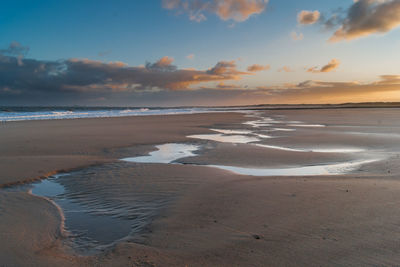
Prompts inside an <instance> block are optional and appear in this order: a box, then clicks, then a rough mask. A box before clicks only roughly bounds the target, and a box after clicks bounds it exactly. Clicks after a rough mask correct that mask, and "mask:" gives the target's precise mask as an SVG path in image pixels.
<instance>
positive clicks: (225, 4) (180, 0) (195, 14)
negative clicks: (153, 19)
mask: <svg viewBox="0 0 400 267" xmlns="http://www.w3.org/2000/svg"><path fill="white" fill-rule="evenodd" d="M267 4H268V0H163V1H162V6H163V7H164V8H166V9H170V10H178V12H179V13H187V14H188V16H189V19H190V20H192V21H196V22H201V21H204V20H206V19H207V17H206V14H207V13H211V14H215V15H217V16H218V17H219V18H220V19H222V20H224V21H227V20H233V21H236V22H242V21H245V20H247V19H248V18H249V17H251V16H252V15H255V14H260V13H262V12H263V11H264V10H265V8H266V6H267Z"/></svg>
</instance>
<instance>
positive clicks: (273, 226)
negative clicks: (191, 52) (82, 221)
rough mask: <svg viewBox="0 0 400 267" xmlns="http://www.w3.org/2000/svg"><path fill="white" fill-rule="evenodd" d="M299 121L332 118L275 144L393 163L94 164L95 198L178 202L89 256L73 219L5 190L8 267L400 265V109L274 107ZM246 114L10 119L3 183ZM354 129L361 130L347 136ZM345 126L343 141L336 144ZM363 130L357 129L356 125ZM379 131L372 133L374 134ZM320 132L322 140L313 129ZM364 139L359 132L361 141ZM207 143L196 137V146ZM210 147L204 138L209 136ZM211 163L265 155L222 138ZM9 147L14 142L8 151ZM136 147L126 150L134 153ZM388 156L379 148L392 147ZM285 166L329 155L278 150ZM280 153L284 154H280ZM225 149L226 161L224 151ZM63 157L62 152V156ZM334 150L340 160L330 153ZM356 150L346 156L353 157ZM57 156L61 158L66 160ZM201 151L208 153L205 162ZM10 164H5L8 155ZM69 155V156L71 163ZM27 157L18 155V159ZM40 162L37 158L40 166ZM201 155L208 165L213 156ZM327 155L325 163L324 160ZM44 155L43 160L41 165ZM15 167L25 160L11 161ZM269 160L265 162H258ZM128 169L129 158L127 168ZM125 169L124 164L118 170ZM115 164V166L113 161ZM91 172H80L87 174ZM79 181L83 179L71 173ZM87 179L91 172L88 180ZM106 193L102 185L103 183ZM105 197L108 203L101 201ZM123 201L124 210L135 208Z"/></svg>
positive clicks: (2, 247)
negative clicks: (65, 234)
mask: <svg viewBox="0 0 400 267" xmlns="http://www.w3.org/2000/svg"><path fill="white" fill-rule="evenodd" d="M266 113H267V114H270V115H285V116H287V119H288V120H289V119H290V120H302V121H305V122H308V123H324V124H329V125H330V126H329V127H331V128H330V129H322V128H321V129H303V130H301V129H298V131H297V132H296V134H294V135H292V138H295V139H296V142H293V141H291V140H292V139H291V138H290V137H289V136H288V137H287V138H284V137H283V138H282V139H285V140H286V141H281V140H282V139H281V138H277V139H276V140H274V142H275V144H279V142H282V144H292V145H294V144H298V143H301V144H303V145H310V144H311V145H312V144H315V143H330V144H333V145H334V144H342V143H343V142H348V143H349V144H353V142H352V141H349V140H358V143H355V144H353V145H354V146H360V147H363V148H366V149H368V146H369V145H371V146H372V147H373V148H374V150H379V151H381V152H382V151H386V150H387V151H390V153H391V154H388V155H389V156H388V158H387V159H386V160H385V161H380V162H377V163H374V164H371V165H367V166H363V167H362V168H361V170H360V171H359V172H357V173H355V174H348V175H340V176H330V177H298V178H291V177H251V176H241V175H235V174H232V173H230V172H227V171H222V170H217V169H213V168H207V167H203V166H192V165H166V164H134V163H132V164H128V163H126V164H122V163H121V164H122V165H123V166H124V167H123V168H116V167H115V165H113V164H115V163H107V164H106V165H100V166H98V167H92V169H91V172H94V173H95V174H96V175H95V176H93V177H92V178H88V179H85V180H84V181H83V180H82V183H79V182H76V183H75V182H72V181H73V180H70V182H69V183H68V181H67V182H66V188H68V189H69V190H70V191H74V190H75V191H76V190H85V188H89V189H90V190H87V192H88V193H87V194H86V195H84V197H82V199H83V201H84V200H85V199H86V200H88V202H93V200H96V201H98V200H99V201H100V200H101V201H100V202H96V203H97V204H98V205H101V203H102V202H103V203H104V205H108V206H110V205H111V206H112V205H117V202H118V205H120V206H121V203H123V204H124V205H128V206H129V205H130V204H131V203H132V201H133V197H134V195H135V194H140V193H143V194H149V195H152V196H160V195H162V196H165V197H168V199H169V200H170V201H169V204H168V205H167V206H165V207H164V208H163V209H162V210H160V212H161V213H160V216H158V217H157V218H156V219H155V220H154V221H153V223H152V224H151V225H150V226H149V231H148V232H147V233H146V235H144V236H143V237H142V239H141V240H140V242H139V243H133V242H121V243H119V244H117V245H116V246H114V247H113V248H112V249H110V250H108V251H106V252H104V253H101V254H98V255H95V256H86V257H84V256H78V255H75V254H74V253H73V252H72V251H71V249H69V248H68V247H67V246H66V245H65V244H64V243H63V242H61V240H62V233H61V230H60V229H61V228H60V224H61V223H62V219H61V217H60V214H59V213H58V211H57V209H56V208H55V206H53V205H52V204H51V203H50V202H49V201H47V200H45V199H42V198H37V197H34V196H31V195H29V194H28V193H13V192H6V191H4V190H3V191H0V235H1V239H0V240H1V241H0V265H6V266H56V265H57V266H186V265H187V266H295V265H297V266H394V265H396V264H398V263H399V262H400V256H399V255H400V243H399V241H398V240H399V238H400V231H399V230H398V226H399V222H400V209H398V206H399V205H400V182H399V179H398V178H399V173H400V170H399V169H398V168H399V167H397V166H400V164H399V161H400V160H399V158H398V157H397V151H399V147H400V142H399V140H400V137H397V135H399V136H400V121H399V120H398V119H396V118H400V110H398V109H371V110H369V109H363V110H358V109H351V110H350V109H349V110H339V111H338V110H317V111H312V110H311V111H309V110H304V111H299V110H296V111H268V112H266ZM248 119H249V118H244V117H243V116H242V115H240V114H199V115H179V116H167V117H162V116H157V117H156V116H154V117H134V118H112V119H79V120H63V121H41V122H16V123H7V124H6V125H2V126H1V128H0V147H1V148H2V150H1V154H0V157H1V158H2V160H1V161H0V164H1V166H0V167H1V169H2V172H1V177H0V181H1V183H2V184H7V183H16V182H19V181H26V180H29V179H31V178H36V177H38V176H41V175H43V174H44V173H48V172H53V171H57V170H58V169H70V168H76V167H80V166H84V165H90V164H94V163H96V162H112V161H114V160H115V159H117V158H119V157H121V156H122V155H130V156H132V155H138V154H145V153H146V152H148V151H150V150H152V149H154V148H153V145H154V144H162V143H167V142H183V141H186V142H194V140H192V139H186V138H185V136H186V135H189V134H199V133H210V131H209V130H207V128H216V127H222V128H224V127H225V128H227V129H228V128H229V127H230V126H236V127H240V125H239V124H238V123H240V122H242V121H244V120H248ZM342 125H347V126H350V127H353V128H357V129H356V130H354V132H361V133H362V134H357V135H345V134H340V132H341V131H343V129H342V128H341V127H342ZM332 131H337V132H338V133H339V134H338V135H337V136H339V137H340V138H336V139H335V136H336V135H335V134H332ZM351 131H353V129H352V130H351ZM371 132H372V133H376V134H375V135H374V134H372V135H371V134H367V133H371ZM310 134H311V135H313V139H308V136H310ZM354 136H356V137H354ZM195 142H196V141H195ZM199 142H200V141H199ZM214 146H215V147H216V149H215V150H214V151H212V150H210V151H209V153H210V154H209V158H208V160H210V161H211V160H215V159H219V160H220V161H221V162H224V163H225V162H227V161H228V160H229V157H226V153H228V154H229V153H230V154H231V155H232V160H233V162H236V163H238V164H239V163H241V162H242V163H244V164H247V165H252V164H251V163H252V162H253V161H251V158H260V157H262V153H261V152H260V151H259V150H258V149H255V150H252V149H249V148H248V145H240V146H237V147H234V148H233V147H231V146H228V145H221V144H217V145H215V144H214ZM3 148H4V149H3ZM124 148H125V149H124ZM381 152H379V153H381ZM265 153H266V154H267V155H269V157H270V158H271V161H272V160H274V161H276V162H278V159H279V158H281V159H286V160H287V161H288V162H290V163H291V164H292V163H294V162H296V161H297V160H299V162H301V163H304V162H315V161H318V160H320V157H328V160H337V158H338V157H339V156H340V155H336V153H335V154H333V155H325V156H324V155H317V157H315V156H312V155H309V156H307V153H306V156H305V157H304V158H303V157H302V156H301V155H297V154H296V153H294V154H290V155H289V154H287V153H291V152H282V151H272V150H266V152H265ZM271 153H272V154H271ZM224 155H225V156H224ZM55 156H58V157H59V158H58V157H55ZM329 157H331V158H329ZM347 157H348V156H344V157H342V158H341V159H342V160H348V158H347ZM54 158H56V159H54ZM196 158H197V159H196ZM3 159H4V161H3ZM66 159H68V160H66ZM16 160H17V161H16ZM33 160H34V161H33ZM191 160H194V161H202V162H207V157H206V156H199V157H194V158H192V159H191ZM324 160H325V159H324ZM32 161H33V163H32ZM11 163H13V164H11ZM264 163H267V160H265V159H258V160H257V161H255V165H262V164H264ZM118 164H119V163H118ZM118 164H117V165H118ZM107 166H114V167H107ZM78 178H79V177H75V179H76V180H75V181H79V180H78ZM71 179H72V178H71ZM82 179H83V178H82ZM94 188H95V190H93V189H94ZM99 203H100V204H99ZM124 205H122V206H124Z"/></svg>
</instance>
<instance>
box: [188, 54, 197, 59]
mask: <svg viewBox="0 0 400 267" xmlns="http://www.w3.org/2000/svg"><path fill="white" fill-rule="evenodd" d="M186 58H187V59H189V60H193V59H194V58H195V54H189V55H187V56H186Z"/></svg>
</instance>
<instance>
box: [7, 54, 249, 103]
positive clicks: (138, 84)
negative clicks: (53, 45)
mask: <svg viewBox="0 0 400 267" xmlns="http://www.w3.org/2000/svg"><path fill="white" fill-rule="evenodd" d="M20 60H21V61H22V64H19V61H20ZM244 75H250V73H248V72H243V71H239V70H238V69H237V67H236V63H235V61H220V62H218V63H217V64H216V65H215V66H214V67H211V68H209V69H207V70H196V69H178V68H177V66H175V65H173V58H171V57H167V56H166V57H163V58H161V59H160V60H158V61H156V62H155V63H146V64H145V66H137V67H132V66H128V65H127V64H125V63H123V62H108V63H106V62H101V61H94V60H89V59H68V60H58V61H45V60H36V59H26V58H24V59H19V58H18V57H16V56H7V55H5V54H0V98H1V97H2V96H4V95H12V94H14V95H15V94H20V95H23V96H24V97H28V96H39V95H40V96H42V97H43V98H46V97H48V96H50V95H53V96H55V95H59V96H64V95H70V96H72V95H75V96H76V97H77V98H79V97H81V94H83V95H92V96H93V95H94V96H93V97H92V98H93V99H94V98H97V97H104V95H100V96H99V95H98V94H109V93H121V92H131V93H132V92H145V91H151V92H154V91H162V90H165V91H171V90H193V89H196V88H192V86H196V85H198V84H201V83H207V82H222V81H229V80H240V79H241V78H242V77H243V76H244ZM78 96H79V97H78Z"/></svg>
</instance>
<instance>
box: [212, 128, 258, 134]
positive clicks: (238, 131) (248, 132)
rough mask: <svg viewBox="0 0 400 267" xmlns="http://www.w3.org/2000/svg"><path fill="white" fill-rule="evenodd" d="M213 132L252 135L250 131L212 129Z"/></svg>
mask: <svg viewBox="0 0 400 267" xmlns="http://www.w3.org/2000/svg"><path fill="white" fill-rule="evenodd" d="M210 130H211V131H214V132H217V133H222V134H251V133H253V132H252V131H249V130H228V129H210Z"/></svg>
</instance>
